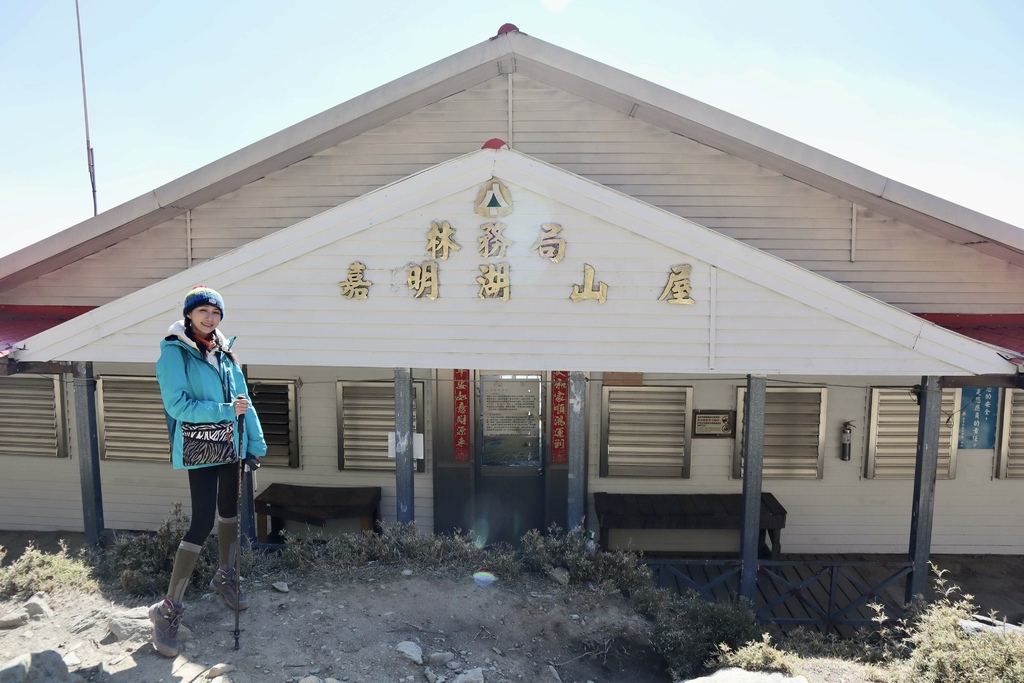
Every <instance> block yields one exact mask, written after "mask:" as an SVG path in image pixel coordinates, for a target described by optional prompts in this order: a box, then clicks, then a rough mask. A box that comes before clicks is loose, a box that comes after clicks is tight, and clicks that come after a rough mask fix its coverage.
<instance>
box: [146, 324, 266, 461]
mask: <svg viewBox="0 0 1024 683" xmlns="http://www.w3.org/2000/svg"><path fill="white" fill-rule="evenodd" d="M168 333H169V334H168V336H167V337H166V338H165V339H164V340H163V341H161V342H160V359H159V360H158V361H157V362H156V379H157V382H159V384H160V395H161V396H162V397H163V401H164V410H166V411H167V414H168V416H169V417H170V418H172V419H173V420H174V422H173V429H172V440H171V462H172V463H173V465H174V469H176V470H179V469H184V465H183V464H182V458H181V423H182V422H192V423H199V424H210V423H216V422H233V421H234V420H235V410H234V408H233V407H232V406H231V403H230V401H232V400H233V399H234V397H235V396H238V395H239V394H245V395H246V396H248V395H249V392H248V390H247V388H246V384H245V377H244V376H243V375H242V369H241V368H239V367H238V366H237V365H235V364H234V363H233V362H232V361H231V359H230V358H228V357H227V356H226V355H224V354H223V353H220V352H219V351H218V352H216V353H217V356H218V357H219V366H220V367H219V369H218V368H217V367H215V366H214V365H213V364H212V363H210V362H209V361H207V360H204V359H203V355H202V354H201V353H200V352H199V349H198V348H197V347H196V344H195V342H193V341H192V340H191V339H189V338H188V337H187V336H186V335H185V328H184V326H183V325H182V323H181V322H176V323H174V324H173V325H171V328H170V330H168ZM214 334H217V335H219V336H220V341H221V342H223V343H224V344H225V345H226V346H227V348H230V346H231V343H232V342H234V339H231V340H230V341H227V340H225V339H224V336H223V335H222V334H221V333H220V330H215V331H214ZM250 401H251V399H250ZM168 424H169V425H170V424H171V423H170V422H168ZM245 441H246V443H245V454H246V455H249V456H255V457H262V456H264V455H266V454H267V443H266V441H264V440H263V427H261V426H260V420H259V416H257V415H256V409H255V408H253V407H252V405H251V404H250V406H249V410H248V412H246V414H245ZM235 447H236V449H237V447H238V431H237V429H236V431H235ZM236 452H237V450H236ZM197 467H210V465H198V466H197ZM187 469H194V468H191V467H190V468H187Z"/></svg>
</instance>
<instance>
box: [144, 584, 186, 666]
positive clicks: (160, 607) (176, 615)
mask: <svg viewBox="0 0 1024 683" xmlns="http://www.w3.org/2000/svg"><path fill="white" fill-rule="evenodd" d="M184 613H185V606H184V605H181V606H180V607H175V606H174V603H173V602H171V601H170V600H167V599H166V598H165V599H163V600H161V601H160V602H158V603H156V604H155V605H153V606H152V607H150V608H149V620H150V621H152V622H153V647H155V648H156V651H157V652H159V653H160V654H162V655H163V656H165V657H176V656H177V655H178V626H180V625H181V615H183V614H184Z"/></svg>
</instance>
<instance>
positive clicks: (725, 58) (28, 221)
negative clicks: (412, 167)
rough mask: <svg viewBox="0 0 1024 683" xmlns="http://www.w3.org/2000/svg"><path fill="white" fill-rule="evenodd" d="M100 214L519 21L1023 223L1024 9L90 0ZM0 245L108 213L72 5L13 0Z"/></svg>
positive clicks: (963, 3) (2, 52)
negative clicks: (92, 161) (91, 170)
mask: <svg viewBox="0 0 1024 683" xmlns="http://www.w3.org/2000/svg"><path fill="white" fill-rule="evenodd" d="M79 1H80V8H81V15H82V17H81V20H82V34H83V41H84V50H85V72H86V85H87V94H88V104H89V131H90V137H91V142H92V146H93V148H94V150H95V158H96V176H97V186H98V198H99V210H100V212H103V211H105V210H107V209H110V208H113V207H115V206H117V205H118V204H121V203H123V202H125V201H128V200H130V199H132V198H134V197H137V196H139V195H141V194H144V193H146V192H148V191H150V190H152V189H154V188H156V187H159V186H160V185H163V184H164V183H167V182H169V181H171V180H174V179H175V178H178V177H179V176H182V175H184V174H186V173H188V172H190V171H192V170H194V169H196V168H199V167H200V166H203V165H205V164H207V163H209V162H211V161H213V160H215V159H218V158H220V157H222V156H224V155H226V154H229V153H231V152H233V151H235V150H237V149H239V148H241V147H243V146H245V145H247V144H250V143H252V142H255V141H256V140H259V139H261V138H263V137H266V136H267V135H270V134H272V133H275V132H277V131H279V130H281V129H282V128H285V127H286V126H289V125H291V124H294V123H297V122H299V121H301V120H303V119H305V118H307V117H309V116H312V115H314V114H317V113H319V112H321V111H323V110H325V109H328V108H330V107H332V106H334V105H336V104H340V103H342V102H345V101H346V100H349V99H351V98H353V97H355V96H357V95H360V94H362V93H364V92H366V91H368V90H372V89H374V88H376V87H378V86H380V85H383V84H385V83H387V82H389V81H391V80H393V79H395V78H398V77H400V76H403V75H405V74H407V73H409V72H411V71H414V70H416V69H418V68H420V67H423V66H426V65H428V64H430V63H432V62H435V61H437V60H439V59H443V58H444V57H447V56H449V55H451V54H453V53H455V52H457V51H459V50H462V49H464V48H467V47H470V46H472V45H475V44H477V43H480V42H483V41H484V40H486V39H488V38H489V37H490V36H493V35H494V34H495V33H496V32H497V29H498V27H500V26H501V25H502V24H504V23H506V22H510V23H514V24H516V25H517V26H518V27H519V29H520V30H521V31H523V32H524V33H528V34H530V35H533V36H535V37H537V38H540V39H541V40H544V41H547V42H549V43H554V44H556V45H559V46H561V47H563V48H566V49H568V50H571V51H573V52H577V53H580V54H582V55H584V56H587V57H590V58H592V59H595V60H597V61H599V62H603V63H605V64H608V65H611V66H614V67H617V68H619V69H622V70H624V71H627V72H629V73H632V74H635V75H637V76H640V77H643V78H646V79H648V80H650V81H654V82H655V83H658V84H660V85H663V86H666V87H668V88H671V89H673V90H676V91H678V92H681V93H683V94H685V95H688V96H690V97H693V98H695V99H698V100H701V101H703V102H705V103H707V104H711V105H713V106H716V107H719V108H721V109H724V110H726V111H728V112H730V113H732V114H736V115H738V116H741V117H743V118H746V119H749V120H751V121H753V122H755V123H758V124H760V125H762V126H765V127H767V128H770V129H773V130H775V131H778V132H780V133H783V134H785V135H788V136H790V137H793V138H796V139H798V140H800V141H802V142H805V143H807V144H810V145H812V146H814V147H817V148H819V149H822V150H824V151H826V152H829V153H831V154H834V155H836V156H839V157H842V158H844V159H846V160H848V161H851V162H853V163H856V164H859V165H861V166H864V167H866V168H868V169H870V170H872V171H876V172H878V173H881V174H883V175H885V176H888V177H890V178H893V179H894V180H898V181H900V182H903V183H906V184H908V185H911V186H913V187H916V188H918V189H920V190H924V191H926V192H930V193H932V194H935V195H938V196H940V197H942V198H944V199H947V200H950V201H952V202H956V203H958V204H962V205H964V206H966V207H969V208H971V209H974V210H976V211H980V212H982V213H985V214H988V215H990V216H993V217H995V218H999V219H1001V220H1004V221H1007V222H1010V223H1012V224H1014V225H1017V226H1021V227H1024V205H1022V202H1021V195H1022V194H1024V193H1022V191H1021V188H1024V2H1021V1H1020V0H959V1H957V2H951V1H949V0H927V1H925V0H847V1H845V2H838V1H836V0H807V1H803V0H792V1H787V0H774V1H766V0H717V1H715V0H702V1H700V2H698V1H696V0H660V1H659V0H627V1H622V0H617V1H616V0H543V1H542V0H506V2H503V3H486V2H480V1H479V0H474V1H472V2H470V1H466V0H431V1H430V2H423V1H421V0H398V1H393V0H376V1H375V2H365V1H364V0H294V1H293V2H281V0H274V1H269V0H244V1H243V0H174V1H173V2H171V1H163V2H148V1H147V2H140V1H139V0H79ZM0 131H2V136H3V137H2V144H0V255H4V254H7V253H10V252H12V251H15V250H17V249H20V248H22V247H24V246H26V245H28V244H30V243H32V242H35V241H37V240H39V239H42V238H43V237H46V236H48V235H50V234H53V233H55V232H58V231H60V230H63V229H65V228H68V227H70V226H72V225H74V224H76V223H78V222H80V221H83V220H85V219H87V218H89V217H91V215H92V196H91V190H90V186H89V175H88V170H87V164H86V152H85V149H86V146H85V124H84V117H83V111H82V87H81V74H80V71H79V56H78V41H77V33H76V22H75V2H74V0H31V1H28V2H26V1H24V0H0Z"/></svg>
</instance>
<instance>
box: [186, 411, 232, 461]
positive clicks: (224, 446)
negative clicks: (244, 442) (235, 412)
mask: <svg viewBox="0 0 1024 683" xmlns="http://www.w3.org/2000/svg"><path fill="white" fill-rule="evenodd" d="M181 460H182V464H184V465H185V467H194V466H196V465H219V464H221V463H227V462H235V423H234V422H218V423H216V424H192V423H189V422H182V423H181Z"/></svg>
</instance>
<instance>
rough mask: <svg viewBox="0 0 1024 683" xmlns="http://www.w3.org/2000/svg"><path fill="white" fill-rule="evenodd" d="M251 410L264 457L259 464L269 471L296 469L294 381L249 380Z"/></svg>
mask: <svg viewBox="0 0 1024 683" xmlns="http://www.w3.org/2000/svg"><path fill="white" fill-rule="evenodd" d="M249 396H250V397H251V398H252V406H253V408H254V409H255V410H256V414H257V415H259V418H260V426H261V427H263V438H264V440H265V441H266V442H267V455H266V456H265V457H263V458H261V459H260V462H261V464H263V465H268V466H271V467H298V466H299V429H298V425H299V418H298V397H297V391H296V382H295V381H294V380H252V381H250V382H249Z"/></svg>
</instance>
